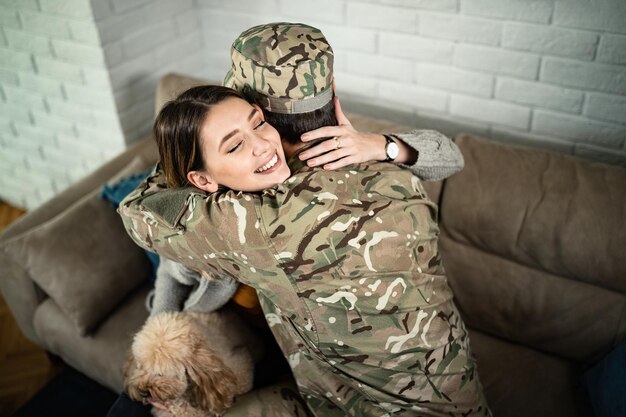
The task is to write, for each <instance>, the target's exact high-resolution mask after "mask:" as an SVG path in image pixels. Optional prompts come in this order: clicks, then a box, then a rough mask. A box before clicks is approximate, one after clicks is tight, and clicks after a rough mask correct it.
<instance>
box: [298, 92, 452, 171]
mask: <svg viewBox="0 0 626 417" xmlns="http://www.w3.org/2000/svg"><path fill="white" fill-rule="evenodd" d="M335 110H336V115H337V121H338V122H339V125H338V126H328V127H322V128H319V129H316V130H313V131H311V132H307V133H305V134H304V135H302V141H303V142H309V141H312V140H316V139H319V138H323V137H331V136H332V137H333V138H332V139H329V140H326V141H324V142H322V143H320V144H318V145H316V146H313V147H311V148H310V149H307V150H306V151H304V152H302V153H301V154H300V158H301V159H306V160H307V164H308V165H309V166H319V165H322V166H323V168H324V169H328V170H332V169H337V168H340V167H343V166H346V165H349V164H354V163H359V162H367V161H384V160H385V159H386V158H387V155H386V153H385V146H386V144H387V140H386V139H385V137H384V136H383V135H382V134H375V133H361V132H359V131H357V130H356V129H354V127H352V124H351V123H350V121H349V120H348V118H347V117H346V116H345V115H344V114H343V111H342V110H341V104H340V103H339V99H338V98H337V97H335ZM390 136H392V137H394V138H395V141H396V143H397V144H398V147H399V150H400V153H399V155H398V157H397V158H396V159H395V160H394V161H393V162H394V163H398V164H403V165H405V166H406V167H407V168H409V169H411V171H413V173H415V175H417V176H418V177H419V178H420V179H422V180H428V181H437V180H442V179H444V178H447V177H449V176H451V175H452V174H455V173H457V172H459V171H460V170H461V169H463V166H464V161H463V155H462V154H461V151H460V150H459V148H458V147H457V146H456V144H455V143H454V142H453V141H452V140H451V139H449V138H448V137H446V136H445V135H443V134H441V133H439V132H436V131H434V130H413V131H410V132H406V133H399V134H393V135H390Z"/></svg>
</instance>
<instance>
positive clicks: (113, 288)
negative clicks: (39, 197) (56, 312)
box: [5, 158, 150, 335]
mask: <svg viewBox="0 0 626 417" xmlns="http://www.w3.org/2000/svg"><path fill="white" fill-rule="evenodd" d="M146 165H147V164H146V163H145V162H144V161H143V160H142V159H141V158H135V159H133V160H132V161H131V162H130V163H129V164H128V165H127V166H126V168H125V169H123V170H122V171H120V172H119V173H118V174H117V175H116V176H115V177H114V178H113V179H111V182H114V181H116V180H117V179H118V178H120V177H123V176H125V175H129V174H131V173H134V172H137V171H141V170H143V169H145V168H146ZM98 194H99V190H94V191H93V192H91V193H90V194H88V195H87V196H85V197H84V198H82V199H81V200H79V201H78V202H76V203H75V204H74V205H72V206H70V207H69V208H68V209H66V210H65V211H63V212H61V213H60V214H59V215H57V216H56V217H54V218H53V219H51V220H49V221H47V222H45V223H44V224H42V225H40V226H38V227H36V228H34V229H32V230H29V231H28V232H25V233H23V234H21V235H19V236H17V237H15V238H13V239H11V240H9V241H8V242H7V243H6V245H5V251H6V252H7V253H8V254H9V256H11V257H13V259H14V260H15V261H16V262H18V263H19V264H21V265H22V266H23V267H24V269H25V270H27V271H28V273H29V274H30V276H31V277H32V279H33V280H34V281H35V282H36V283H37V284H38V285H39V286H40V287H41V288H42V289H43V291H44V292H45V293H46V294H48V295H49V296H50V297H51V298H52V299H54V300H55V302H56V303H57V304H58V305H59V307H60V308H61V310H62V311H63V312H64V313H65V314H67V316H68V318H69V319H70V320H71V322H72V323H73V324H74V326H75V327H76V329H77V330H78V332H79V333H80V334H82V335H84V334H87V333H88V332H89V331H90V330H92V329H94V328H95V327H96V326H97V325H98V323H99V322H100V321H101V320H102V319H104V318H105V317H106V316H107V314H109V312H110V311H111V310H112V309H113V308H114V307H115V306H116V305H117V304H118V303H119V302H120V300H122V298H123V297H124V296H125V295H126V294H128V293H129V292H130V291H131V290H132V289H133V288H135V287H137V285H139V284H140V283H141V282H143V281H144V280H146V279H147V278H148V275H149V273H150V264H149V262H148V259H147V258H146V257H145V255H144V254H143V252H142V250H141V248H139V247H138V246H137V245H135V244H134V243H133V242H132V240H130V239H129V238H128V236H127V234H126V232H125V230H124V227H123V224H122V222H121V220H120V219H119V216H118V215H117V213H116V212H115V209H114V208H113V207H112V206H111V204H110V203H109V202H108V201H105V200H101V199H100V198H99V197H98Z"/></svg>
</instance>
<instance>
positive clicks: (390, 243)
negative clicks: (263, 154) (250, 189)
mask: <svg viewBox="0 0 626 417" xmlns="http://www.w3.org/2000/svg"><path fill="white" fill-rule="evenodd" d="M289 165H290V168H291V170H292V177H290V178H289V179H288V180H287V181H286V182H285V183H283V184H279V185H276V186H275V187H273V188H271V189H268V190H265V191H263V192H260V193H258V194H249V193H242V192H236V191H232V190H229V191H219V192H217V193H214V194H207V193H204V192H202V191H199V190H197V189H195V188H184V189H177V190H172V189H167V188H165V186H164V178H163V176H162V174H161V173H160V172H159V171H158V170H157V171H155V172H154V173H153V175H151V176H150V177H149V178H148V179H147V180H146V182H145V183H144V184H142V185H141V186H140V187H139V188H138V189H137V190H135V191H134V192H133V193H131V194H130V195H129V196H128V197H127V198H126V199H125V200H124V201H123V202H122V204H121V205H120V209H119V211H120V214H121V215H122V218H123V221H124V223H125V226H126V229H127V230H128V233H129V235H130V236H131V237H132V238H133V239H134V240H135V242H137V243H138V244H139V245H141V246H142V247H144V248H145V249H148V250H151V251H154V252H156V253H158V254H159V255H161V256H165V257H167V258H170V259H172V260H175V261H177V262H180V263H182V264H184V265H185V266H187V267H189V268H192V269H195V270H208V271H213V272H215V273H218V274H225V275H227V276H230V277H232V278H234V279H237V280H239V281H241V282H243V283H245V284H247V285H250V286H252V287H253V288H255V289H256V290H257V293H258V295H259V299H260V301H261V304H262V306H263V310H264V312H265V315H266V319H267V322H268V324H269V326H270V328H271V329H272V332H273V333H274V335H275V337H276V339H277V341H278V343H279V345H280V347H281V349H282V350H283V353H284V355H285V356H286V357H287V359H288V361H289V363H290V366H291V368H292V370H293V373H294V376H295V378H296V381H297V384H298V388H299V390H300V393H301V394H302V395H303V397H304V400H305V401H306V403H307V405H308V407H309V410H310V411H311V412H312V414H314V415H318V416H328V415H337V416H339V415H341V416H344V415H358V416H369V415H372V416H374V415H376V416H378V415H385V414H386V413H387V414H389V415H394V416H444V415H445V416H456V415H458V416H461V415H464V416H482V415H489V410H488V408H487V405H486V403H485V400H484V397H483V394H482V388H481V385H480V382H479V380H478V375H477V372H476V365H475V362H474V359H473V358H472V356H471V353H470V347H469V339H468V334H467V331H466V329H465V326H464V324H463V321H462V320H461V318H460V316H459V313H458V311H457V309H456V307H455V305H454V303H453V299H452V292H451V290H450V288H449V286H448V284H447V281H446V277H445V275H444V269H443V266H442V264H441V261H440V257H439V253H438V247H437V241H438V235H439V230H438V226H437V223H436V212H437V207H436V205H435V204H434V203H432V202H431V201H430V200H429V199H428V198H427V196H426V195H425V193H424V191H423V189H422V185H421V183H420V181H419V179H418V178H417V177H415V176H414V175H413V174H412V173H411V172H410V171H408V170H405V169H402V168H399V167H397V166H395V165H393V164H388V163H370V164H359V165H352V166H349V167H346V168H343V169H340V170H337V171H330V172H329V171H324V170H321V169H316V168H309V167H307V166H305V165H304V163H302V162H301V161H299V160H298V158H297V157H294V158H292V159H291V160H290V161H289Z"/></svg>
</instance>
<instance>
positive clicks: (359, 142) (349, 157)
mask: <svg viewBox="0 0 626 417" xmlns="http://www.w3.org/2000/svg"><path fill="white" fill-rule="evenodd" d="M334 100H335V115H336V117H337V122H338V123H339V126H325V127H320V128H319V129H315V130H312V131H310V132H306V133H305V134H303V135H302V137H301V139H302V142H310V141H312V140H316V139H320V138H326V137H330V139H327V140H325V141H323V142H322V143H320V144H319V145H316V146H313V147H312V148H310V149H307V150H306V151H304V152H302V153H301V154H300V156H299V157H300V159H301V160H307V165H308V166H310V167H314V166H319V165H323V168H324V169H326V170H332V169H337V168H341V167H344V166H346V165H350V164H356V163H359V162H367V161H383V160H385V159H386V157H387V155H386V154H385V145H386V143H387V141H386V139H385V137H384V136H383V135H380V134H375V133H361V132H359V131H358V130H356V129H355V128H354V127H352V124H351V123H350V120H348V118H347V117H346V115H345V114H343V111H342V110H341V104H340V103H339V97H337V96H335V98H334Z"/></svg>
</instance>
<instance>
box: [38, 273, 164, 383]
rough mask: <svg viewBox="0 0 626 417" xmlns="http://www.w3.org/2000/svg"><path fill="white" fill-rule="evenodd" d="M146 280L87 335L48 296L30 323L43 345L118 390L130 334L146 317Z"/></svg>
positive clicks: (86, 373)
mask: <svg viewBox="0 0 626 417" xmlns="http://www.w3.org/2000/svg"><path fill="white" fill-rule="evenodd" d="M150 288H152V286H151V285H150V284H148V283H145V284H144V285H141V286H139V287H138V288H137V289H135V290H134V291H131V292H130V293H129V294H128V295H127V296H126V297H125V298H124V300H123V301H122V302H121V303H120V304H119V305H118V306H117V307H116V308H115V310H114V311H113V312H112V313H111V314H110V315H109V316H108V317H107V318H106V320H104V321H103V322H102V323H101V324H100V326H98V328H97V329H96V330H94V331H93V332H92V333H91V334H90V335H89V336H87V337H85V336H81V335H80V334H79V333H78V331H77V330H76V326H75V325H74V323H72V322H71V321H70V319H69V318H68V316H67V314H65V312H63V311H62V309H61V307H60V306H59V305H58V304H57V303H56V302H55V301H54V300H53V299H51V298H49V299H47V300H46V301H44V302H43V303H41V305H40V306H39V307H38V308H37V310H36V311H35V317H34V319H33V324H34V326H35V331H36V332H37V335H38V336H39V338H40V339H41V341H42V343H43V346H44V347H45V349H46V350H47V351H49V352H52V353H54V354H55V355H57V356H59V357H60V358H61V359H63V361H64V362H65V363H67V364H69V365H70V366H72V367H73V368H75V369H78V370H79V371H80V372H82V373H84V374H85V375H87V376H89V377H90V378H92V379H94V380H96V381H98V382H99V383H101V384H102V385H104V386H106V387H109V388H110V389H112V390H114V391H116V392H121V390H122V385H123V377H122V365H123V364H124V362H125V360H126V355H127V353H128V349H129V348H130V344H131V341H132V338H133V335H134V334H135V333H136V332H137V331H138V330H139V329H140V328H141V326H142V325H143V323H144V322H145V321H146V318H147V317H148V311H147V310H146V306H145V299H146V296H147V295H148V291H149V290H150Z"/></svg>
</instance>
